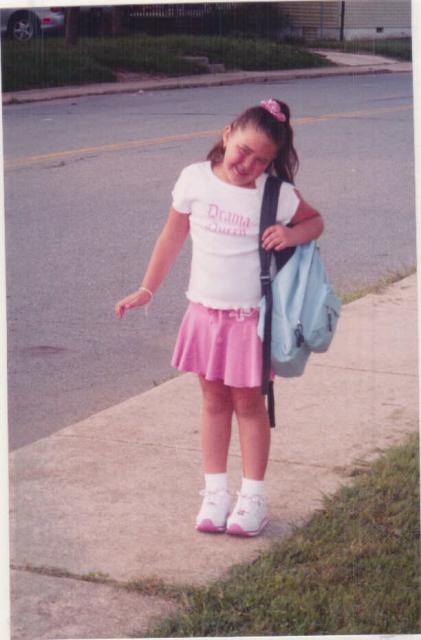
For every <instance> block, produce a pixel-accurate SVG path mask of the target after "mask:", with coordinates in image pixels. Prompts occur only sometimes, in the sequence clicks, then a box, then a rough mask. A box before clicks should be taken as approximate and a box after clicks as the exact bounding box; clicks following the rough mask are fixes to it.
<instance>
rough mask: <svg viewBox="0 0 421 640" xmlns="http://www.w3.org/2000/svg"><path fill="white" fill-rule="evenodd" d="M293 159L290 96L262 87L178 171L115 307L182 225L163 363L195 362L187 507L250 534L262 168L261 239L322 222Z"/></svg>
mask: <svg viewBox="0 0 421 640" xmlns="http://www.w3.org/2000/svg"><path fill="white" fill-rule="evenodd" d="M297 167H298V157H297V154H296V151H295V149H294V146H293V131H292V128H291V125H290V110H289V107H288V106H287V105H286V104H285V103H284V102H281V101H278V100H273V99H272V98H271V99H270V100H266V101H262V102H261V103H260V105H258V106H256V107H252V108H250V109H247V110H246V111H245V112H243V113H242V114H241V115H240V116H239V117H238V118H236V119H235V120H234V121H233V122H232V123H231V124H230V125H227V126H226V127H225V128H224V130H223V134H222V138H221V139H220V140H219V142H218V143H217V144H216V145H215V146H214V147H213V148H212V149H211V151H210V152H209V154H208V157H207V161H206V162H200V163H196V164H192V165H190V166H188V167H186V168H185V169H184V170H183V171H182V172H181V174H180V176H179V178H178V180H177V182H176V184H175V187H174V190H173V192H172V196H173V204H172V207H171V209H170V212H169V216H168V220H167V222H166V224H165V226H164V229H163V231H162V232H161V234H160V236H159V238H158V240H157V242H156V244H155V247H154V250H153V252H152V256H151V259H150V262H149V265H148V267H147V270H146V273H145V276H144V278H143V282H142V285H141V287H140V288H139V289H138V290H137V291H136V292H135V293H132V294H131V295H129V296H127V297H126V298H124V299H123V300H121V301H120V302H118V303H117V305H116V314H117V316H118V317H119V318H122V317H123V314H124V312H125V310H126V309H132V308H134V307H141V306H143V305H146V304H148V302H150V300H151V299H152V297H153V295H154V294H155V292H156V291H157V289H158V287H159V285H160V284H161V282H162V281H163V280H164V278H165V276H166V275H167V273H168V271H169V269H170V267H171V265H172V264H173V262H174V260H175V258H176V257H177V255H178V253H179V252H180V250H181V248H182V245H183V243H184V241H185V239H186V237H187V235H188V233H189V232H190V234H191V238H192V246H193V252H192V263H191V273H190V281H189V286H188V291H187V298H188V300H189V305H188V308H187V311H186V313H185V316H184V318H183V320H182V323H181V327H180V330H179V334H178V338H177V342H176V346H175V350H174V355H173V359H172V365H173V366H174V367H176V368H177V369H179V370H180V371H191V372H195V373H197V374H198V377H199V381H200V386H201V389H202V394H203V409H202V451H203V467H204V472H205V489H204V491H202V492H201V494H202V495H203V502H202V506H201V509H200V511H199V514H198V516H197V519H196V528H197V529H198V530H199V531H205V532H222V531H226V532H227V533H229V534H232V535H240V536H255V535H257V534H259V533H260V532H261V531H262V530H263V528H264V527H265V526H266V524H267V511H266V504H265V493H264V476H265V472H266V466H267V462H268V455H269V443H270V426H269V420H268V416H267V412H266V407H265V401H264V396H263V395H262V393H261V391H260V376H261V366H262V361H261V358H262V356H261V351H262V345H261V342H260V340H259V338H258V336H257V321H258V303H259V300H260V297H261V293H260V279H259V275H260V262H259V255H258V237H259V220H260V207H261V201H262V196H263V189H264V185H265V181H266V178H267V176H268V174H269V173H270V174H275V175H278V176H279V177H281V178H282V179H283V180H284V181H283V183H282V186H281V191H280V197H279V205H278V214H277V221H278V223H277V224H276V225H273V226H271V227H269V228H268V229H266V231H265V233H264V236H263V241H262V244H263V247H264V248H265V249H266V250H268V251H269V250H280V249H284V248H286V247H289V246H295V245H298V244H303V243H305V242H308V241H309V240H312V239H315V238H317V237H318V236H319V235H320V234H321V232H322V230H323V222H322V219H321V216H320V214H319V213H318V212H317V211H316V210H315V209H313V208H312V207H310V205H308V204H307V203H306V202H305V201H304V200H303V198H302V197H301V195H300V194H299V192H298V191H297V190H296V189H295V188H294V186H293V179H294V174H295V173H296V170H297ZM288 223H292V225H293V226H290V227H287V226H285V225H287V224H288ZM234 413H235V415H236V417H237V421H238V428H239V437H240V446H241V455H242V469H243V480H242V486H241V491H240V492H239V493H238V500H237V503H236V505H235V507H234V509H233V510H232V511H231V513H230V500H229V494H228V491H227V457H228V448H229V443H230V437H231V422H232V417H233V414H234Z"/></svg>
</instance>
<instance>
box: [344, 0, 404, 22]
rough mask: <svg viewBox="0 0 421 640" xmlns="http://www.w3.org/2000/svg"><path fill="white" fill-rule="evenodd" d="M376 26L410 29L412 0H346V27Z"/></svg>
mask: <svg viewBox="0 0 421 640" xmlns="http://www.w3.org/2000/svg"><path fill="white" fill-rule="evenodd" d="M376 27H383V28H385V29H386V28H387V29H399V28H406V29H410V28H411V2H410V0H346V2H345V28H346V29H348V28H349V29H364V28H376Z"/></svg>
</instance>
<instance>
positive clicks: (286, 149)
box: [207, 100, 298, 183]
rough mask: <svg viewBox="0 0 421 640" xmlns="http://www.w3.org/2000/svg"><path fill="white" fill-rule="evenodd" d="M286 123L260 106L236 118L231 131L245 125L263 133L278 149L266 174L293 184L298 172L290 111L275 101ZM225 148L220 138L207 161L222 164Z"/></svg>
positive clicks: (285, 105)
mask: <svg viewBox="0 0 421 640" xmlns="http://www.w3.org/2000/svg"><path fill="white" fill-rule="evenodd" d="M276 102H277V103H278V104H279V106H280V108H281V111H282V113H283V114H284V115H285V118H286V121H285V122H279V120H277V119H276V118H275V117H274V116H273V115H272V114H271V113H270V112H269V111H268V110H267V109H265V108H264V107H262V106H257V107H251V108H250V109H247V110H246V111H244V112H243V113H242V114H241V115H239V116H238V118H236V119H235V120H234V121H233V122H232V123H231V129H232V131H235V130H236V129H237V128H238V127H241V128H242V129H244V127H246V126H247V125H250V124H251V125H253V126H254V127H255V128H256V129H259V130H260V131H263V132H264V133H265V134H266V135H267V136H268V138H269V139H270V140H271V141H272V142H273V144H274V145H276V147H278V153H277V156H276V158H275V159H274V160H273V162H272V164H271V165H270V166H269V167H268V169H267V171H268V173H271V174H273V175H276V176H278V177H280V178H282V179H283V180H287V181H288V182H291V183H293V182H294V176H295V174H296V173H297V171H298V156H297V152H296V151H295V149H294V144H293V136H294V134H293V131H292V127H291V125H290V110H289V107H288V105H287V104H286V103H285V102H281V101H280V100H277V101H276ZM224 154H225V148H224V143H223V140H222V138H221V139H220V140H218V142H217V143H216V144H215V145H214V146H213V147H212V149H211V150H210V151H209V153H208V155H207V160H210V161H211V162H212V164H218V163H220V162H222V160H223V158H224Z"/></svg>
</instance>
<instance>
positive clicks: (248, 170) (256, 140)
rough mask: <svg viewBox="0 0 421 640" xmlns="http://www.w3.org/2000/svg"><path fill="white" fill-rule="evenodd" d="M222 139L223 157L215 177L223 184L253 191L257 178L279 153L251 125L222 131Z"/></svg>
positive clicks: (268, 139)
mask: <svg viewBox="0 0 421 640" xmlns="http://www.w3.org/2000/svg"><path fill="white" fill-rule="evenodd" d="M222 139H223V141H224V146H225V155H224V159H223V160H222V162H221V163H220V164H219V165H217V166H216V167H215V173H216V174H217V175H218V176H219V177H220V178H221V179H222V180H224V181H225V182H229V183H230V184H233V185H236V186H238V187H247V188H249V189H252V188H254V187H255V186H256V178H258V177H259V176H260V175H261V174H262V173H263V172H264V171H265V169H266V168H267V167H268V166H269V165H270V163H271V162H272V160H274V159H275V157H276V154H277V152H278V149H277V147H276V145H275V144H274V143H273V142H272V140H271V139H270V138H269V137H268V136H267V135H266V134H265V133H263V131H260V130H259V129H256V128H255V127H254V126H253V125H246V126H245V127H244V128H240V127H238V128H237V129H232V128H231V127H230V126H228V127H225V129H224V132H223V136H222Z"/></svg>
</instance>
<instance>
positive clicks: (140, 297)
mask: <svg viewBox="0 0 421 640" xmlns="http://www.w3.org/2000/svg"><path fill="white" fill-rule="evenodd" d="M150 301H151V296H150V294H149V293H148V292H147V291H145V289H140V290H138V291H135V292H134V293H131V294H130V295H128V296H126V298H123V300H120V301H119V302H117V304H116V306H115V314H116V316H117V318H120V319H121V318H122V317H123V315H124V312H125V311H126V309H134V308H135V307H143V306H145V304H148V302H150Z"/></svg>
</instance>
